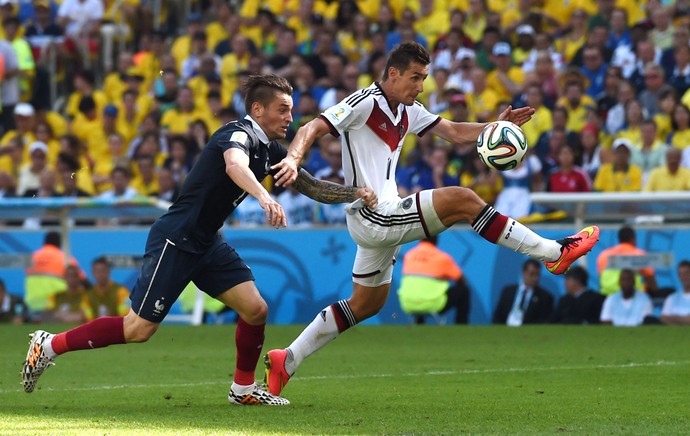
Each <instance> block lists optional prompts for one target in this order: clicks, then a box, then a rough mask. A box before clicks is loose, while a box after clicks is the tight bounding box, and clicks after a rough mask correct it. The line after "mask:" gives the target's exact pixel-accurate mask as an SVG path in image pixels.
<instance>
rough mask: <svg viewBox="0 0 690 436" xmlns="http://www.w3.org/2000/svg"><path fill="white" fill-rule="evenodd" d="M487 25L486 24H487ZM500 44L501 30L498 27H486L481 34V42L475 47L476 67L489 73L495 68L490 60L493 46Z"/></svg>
mask: <svg viewBox="0 0 690 436" xmlns="http://www.w3.org/2000/svg"><path fill="white" fill-rule="evenodd" d="M487 24H488V23H487ZM499 42H501V30H500V29H499V28H498V27H493V26H488V25H487V26H486V28H485V29H484V33H483V34H482V40H481V42H480V43H479V44H477V46H476V47H475V53H476V54H477V65H478V66H480V67H481V68H482V69H483V70H485V71H490V70H493V69H494V68H495V66H494V64H493V61H492V60H491V54H492V53H493V49H494V46H495V45H496V44H498V43H499Z"/></svg>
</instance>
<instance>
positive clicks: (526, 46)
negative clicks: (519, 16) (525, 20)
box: [512, 24, 536, 71]
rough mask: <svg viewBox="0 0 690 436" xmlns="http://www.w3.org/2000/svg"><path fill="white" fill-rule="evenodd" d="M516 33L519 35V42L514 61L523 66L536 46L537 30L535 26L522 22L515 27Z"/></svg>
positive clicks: (516, 46)
mask: <svg viewBox="0 0 690 436" xmlns="http://www.w3.org/2000/svg"><path fill="white" fill-rule="evenodd" d="M515 34H516V35H517V44H516V45H515V47H514V50H513V55H512V58H513V63H514V64H515V65H519V66H521V67H523V71H525V70H524V66H523V64H524V62H525V61H526V60H527V58H528V57H529V56H530V54H531V53H532V51H533V50H534V48H535V38H534V36H535V35H536V32H535V31H534V27H532V26H530V25H529V24H521V25H519V26H518V27H517V29H515Z"/></svg>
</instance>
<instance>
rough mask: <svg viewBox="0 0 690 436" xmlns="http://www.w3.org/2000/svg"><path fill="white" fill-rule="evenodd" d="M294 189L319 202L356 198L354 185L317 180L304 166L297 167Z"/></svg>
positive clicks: (349, 201) (338, 201) (347, 200)
mask: <svg viewBox="0 0 690 436" xmlns="http://www.w3.org/2000/svg"><path fill="white" fill-rule="evenodd" d="M294 186H295V189H297V190H298V191H299V192H301V193H302V194H304V195H306V196H307V197H309V198H311V199H312V200H316V201H318V202H319V203H326V204H334V203H351V202H353V201H355V200H356V199H357V189H359V188H357V187H356V186H343V185H339V184H337V183H333V182H327V181H325V180H317V179H315V178H314V176H312V175H311V174H309V173H308V172H307V171H306V170H305V169H304V168H300V169H299V174H298V175H297V180H296V181H295V185H294Z"/></svg>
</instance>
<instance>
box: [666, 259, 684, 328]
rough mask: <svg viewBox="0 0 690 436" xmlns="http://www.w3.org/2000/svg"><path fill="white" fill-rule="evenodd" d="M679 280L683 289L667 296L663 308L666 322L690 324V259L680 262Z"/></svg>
mask: <svg viewBox="0 0 690 436" xmlns="http://www.w3.org/2000/svg"><path fill="white" fill-rule="evenodd" d="M678 280H680V285H681V289H679V290H678V292H674V293H673V294H671V295H669V296H668V297H666V300H664V307H663V308H662V309H661V322H662V323H664V324H677V325H690V260H687V259H684V260H681V261H680V263H679V264H678Z"/></svg>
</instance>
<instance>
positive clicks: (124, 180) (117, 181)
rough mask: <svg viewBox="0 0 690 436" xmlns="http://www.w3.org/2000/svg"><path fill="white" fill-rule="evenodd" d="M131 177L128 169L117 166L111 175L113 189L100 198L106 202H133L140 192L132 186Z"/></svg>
mask: <svg viewBox="0 0 690 436" xmlns="http://www.w3.org/2000/svg"><path fill="white" fill-rule="evenodd" d="M131 177H132V176H131V173H130V171H129V169H128V168H126V167H119V166H116V167H115V168H113V170H112V172H111V173H110V183H111V184H112V189H110V190H108V191H105V192H104V193H102V194H101V195H100V196H99V197H100V198H102V199H105V200H131V199H132V198H134V197H136V196H137V195H138V192H137V190H136V189H134V188H132V187H131V186H130V180H131Z"/></svg>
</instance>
